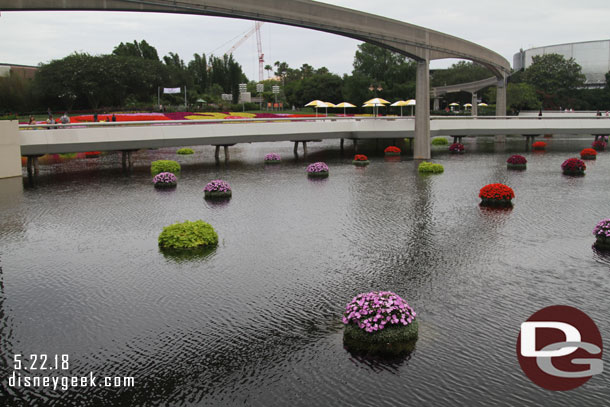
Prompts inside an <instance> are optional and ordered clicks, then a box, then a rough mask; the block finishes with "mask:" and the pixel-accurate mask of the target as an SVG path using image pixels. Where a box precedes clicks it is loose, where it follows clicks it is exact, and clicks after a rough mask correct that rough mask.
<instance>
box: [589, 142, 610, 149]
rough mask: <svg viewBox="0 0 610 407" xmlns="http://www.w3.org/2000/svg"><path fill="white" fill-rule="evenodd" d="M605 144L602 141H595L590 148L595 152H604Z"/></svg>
mask: <svg viewBox="0 0 610 407" xmlns="http://www.w3.org/2000/svg"><path fill="white" fill-rule="evenodd" d="M606 145H607V144H606V142H605V141H603V140H595V141H594V142H593V144H591V147H593V148H594V149H595V150H596V151H604V150H605V149H606Z"/></svg>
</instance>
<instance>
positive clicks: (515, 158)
mask: <svg viewBox="0 0 610 407" xmlns="http://www.w3.org/2000/svg"><path fill="white" fill-rule="evenodd" d="M506 162H507V163H508V164H527V159H526V158H525V157H523V156H522V155H519V154H515V155H511V156H510V157H509V158H508V160H506Z"/></svg>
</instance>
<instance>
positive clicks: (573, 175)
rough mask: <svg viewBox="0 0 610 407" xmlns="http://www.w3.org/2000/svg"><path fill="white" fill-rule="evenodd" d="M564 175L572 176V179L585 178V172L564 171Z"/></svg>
mask: <svg viewBox="0 0 610 407" xmlns="http://www.w3.org/2000/svg"><path fill="white" fill-rule="evenodd" d="M563 175H570V176H572V177H583V176H584V175H585V170H563Z"/></svg>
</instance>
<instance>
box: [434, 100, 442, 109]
mask: <svg viewBox="0 0 610 407" xmlns="http://www.w3.org/2000/svg"><path fill="white" fill-rule="evenodd" d="M433 103H434V106H433V108H432V110H441V100H440V99H439V98H434V102H433Z"/></svg>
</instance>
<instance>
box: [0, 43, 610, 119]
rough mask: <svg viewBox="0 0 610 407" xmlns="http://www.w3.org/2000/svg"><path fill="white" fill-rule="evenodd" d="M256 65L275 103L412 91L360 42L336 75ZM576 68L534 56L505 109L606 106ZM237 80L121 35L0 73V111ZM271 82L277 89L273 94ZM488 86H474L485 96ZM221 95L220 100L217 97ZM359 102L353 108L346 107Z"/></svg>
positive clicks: (234, 73)
mask: <svg viewBox="0 0 610 407" xmlns="http://www.w3.org/2000/svg"><path fill="white" fill-rule="evenodd" d="M265 70H266V71H267V72H268V75H271V73H273V74H274V78H271V79H267V80H265V81H263V83H264V84H265V92H263V94H262V96H263V98H264V100H265V101H274V100H275V98H276V97H277V98H278V101H281V102H284V104H286V105H288V106H296V107H301V106H304V105H305V104H306V103H308V102H309V101H311V100H314V99H320V100H325V101H330V102H333V103H338V102H342V101H347V102H351V103H353V104H356V105H359V104H361V103H362V102H364V101H365V100H367V99H370V98H373V97H382V98H384V99H387V100H390V101H396V100H406V99H411V98H415V71H416V63H415V62H414V61H412V60H410V59H408V58H406V57H405V56H403V55H401V54H398V53H395V52H392V51H389V50H387V49H384V48H380V47H377V46H375V45H371V44H367V43H363V44H360V45H359V46H358V49H357V51H356V53H355V55H354V60H353V70H352V72H351V74H350V75H348V74H345V75H343V76H339V75H337V74H334V73H332V72H330V71H329V70H328V69H327V68H326V67H320V68H315V67H313V66H311V65H309V64H303V65H302V66H301V67H299V68H292V67H290V66H289V65H288V64H287V63H286V62H281V61H276V62H275V63H274V64H273V66H271V65H267V66H266V67H265ZM490 76H491V73H490V71H489V70H487V69H486V68H485V67H483V66H480V65H478V64H476V63H472V62H465V61H460V62H458V63H456V64H454V65H452V66H451V67H450V68H448V69H441V70H432V72H431V78H430V84H431V86H445V85H453V84H458V83H465V82H472V81H476V80H480V79H485V78H488V77H490ZM584 80H585V78H584V75H583V74H582V70H581V67H580V66H579V65H578V64H577V63H576V62H574V60H573V59H569V60H566V59H565V58H564V57H563V56H561V55H557V54H547V55H542V56H536V57H534V58H533V63H532V64H531V66H530V67H529V68H527V69H526V70H525V71H523V72H517V73H514V74H513V75H512V76H511V77H510V79H509V84H508V88H507V94H508V103H507V105H508V109H509V111H511V110H512V111H519V110H524V109H538V108H541V107H544V108H559V107H565V108H574V109H589V110H592V109H600V110H606V109H608V108H610V86H608V81H610V75H607V85H606V87H605V88H603V89H585V88H584V87H583V85H584ZM240 83H247V84H248V91H250V92H252V93H253V94H255V93H256V82H254V81H248V79H247V77H246V75H245V74H244V73H243V71H242V67H241V65H240V64H239V63H238V62H237V61H235V60H234V59H233V56H232V55H223V56H222V57H217V56H214V55H210V56H209V57H206V55H205V54H204V53H202V54H194V55H193V58H192V59H191V60H190V61H189V62H188V63H185V62H184V60H183V59H181V58H180V56H179V55H178V54H176V53H173V52H170V53H169V54H168V55H166V56H163V57H162V58H160V57H159V55H158V53H157V50H156V49H155V48H154V47H153V46H151V45H150V44H148V43H147V42H146V41H144V40H143V41H140V42H138V41H133V42H127V43H121V44H119V45H118V46H116V47H115V48H114V50H113V51H112V53H110V54H107V55H89V54H87V53H73V54H71V55H68V56H67V57H65V58H62V59H58V60H53V61H51V62H49V63H46V64H40V66H39V69H38V71H37V73H36V76H35V78H34V79H33V80H25V79H22V78H19V77H17V76H16V75H11V76H9V77H5V78H0V112H28V111H36V110H38V111H46V109H47V107H50V108H51V109H52V110H89V109H100V108H123V109H145V108H148V109H150V108H152V107H153V106H155V105H156V104H157V91H158V89H159V88H163V87H184V86H186V88H187V100H188V103H189V104H195V103H196V101H197V100H198V99H204V100H206V102H207V103H208V104H217V105H220V106H219V107H220V108H222V107H224V106H222V104H223V101H222V100H221V94H223V93H225V94H232V95H233V101H232V102H233V103H235V102H237V99H238V94H239V84H240ZM273 85H279V86H280V89H281V92H280V94H279V95H274V94H273V93H272V92H271V87H272V86H273ZM495 90H496V89H495V87H490V88H488V89H485V90H483V91H481V92H479V95H480V97H481V96H482V98H483V100H484V101H485V102H487V103H489V104H495ZM470 101H471V96H470V94H468V93H463V92H462V93H452V94H447V95H445V96H444V99H443V103H442V106H443V107H444V106H446V105H448V104H449V103H452V102H457V103H459V104H461V105H463V104H464V103H468V102H470ZM161 103H162V104H170V105H182V104H183V103H184V96H183V94H180V95H162V100H161ZM225 103H226V102H225ZM356 111H361V109H354V110H351V112H356Z"/></svg>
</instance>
